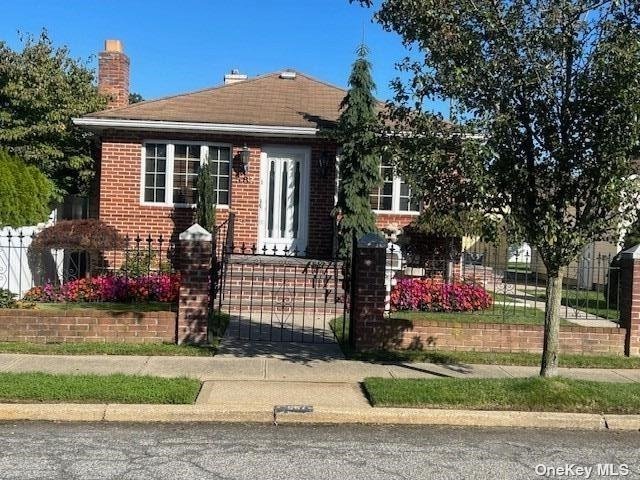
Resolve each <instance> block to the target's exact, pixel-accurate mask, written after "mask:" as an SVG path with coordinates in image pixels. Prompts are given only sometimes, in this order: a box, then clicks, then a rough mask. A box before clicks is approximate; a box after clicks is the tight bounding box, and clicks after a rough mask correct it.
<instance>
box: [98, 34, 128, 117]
mask: <svg viewBox="0 0 640 480" xmlns="http://www.w3.org/2000/svg"><path fill="white" fill-rule="evenodd" d="M98 91H99V92H100V93H102V94H104V95H107V96H109V102H108V103H107V109H113V108H119V107H124V106H127V105H129V57H127V56H126V55H125V53H124V52H123V48H122V42H121V41H120V40H105V42H104V51H103V52H100V54H99V55H98Z"/></svg>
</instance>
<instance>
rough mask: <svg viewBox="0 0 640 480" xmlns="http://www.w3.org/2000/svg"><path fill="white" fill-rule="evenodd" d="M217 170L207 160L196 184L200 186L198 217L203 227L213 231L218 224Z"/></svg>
mask: <svg viewBox="0 0 640 480" xmlns="http://www.w3.org/2000/svg"><path fill="white" fill-rule="evenodd" d="M214 178H215V171H214V166H213V163H212V162H206V163H205V164H204V165H202V166H201V167H200V171H199V172H198V178H197V179H196V186H197V188H198V201H197V207H196V218H197V221H198V223H199V224H200V226H201V227H203V228H204V229H205V230H208V231H209V232H211V233H213V229H214V228H215V226H216V202H215V194H216V191H215V184H214Z"/></svg>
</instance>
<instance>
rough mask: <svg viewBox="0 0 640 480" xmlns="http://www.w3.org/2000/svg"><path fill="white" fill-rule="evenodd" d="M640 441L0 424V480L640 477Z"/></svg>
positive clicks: (442, 432) (439, 432) (515, 434)
mask: <svg viewBox="0 0 640 480" xmlns="http://www.w3.org/2000/svg"><path fill="white" fill-rule="evenodd" d="M638 445H640V433H638V432H607V431H601V432H588V431H586V432H585V431H559V430H554V431H545V430H525V429H469V428H451V427H406V426H402V427H399V426H397V427H396V426H392V427H390V426H384V427H382V426H380V427H377V426H354V425H351V426H315V425H280V426H271V425H239V424H104V423H101V424H86V423H84V424H69V423H32V422H24V423H0V452H2V455H0V478H2V479H3V480H12V479H38V480H40V479H60V480H74V479H83V480H85V479H87V480H88V479H114V480H115V479H118V480H129V479H132V480H133V479H141V480H142V479H144V480H151V479H181V480H189V479H198V480H203V479H225V480H226V479H253V478H255V479H261V480H269V479H334V478H335V479H367V480H375V479H381V480H382V479H384V480H387V479H411V480H417V479H527V478H614V477H612V476H610V477H607V476H605V475H602V474H611V473H616V472H617V473H618V474H619V475H618V477H617V478H640V448H638ZM558 468H568V469H569V470H565V471H561V470H558ZM589 468H591V469H592V470H591V471H589V470H588V469H589ZM598 468H599V469H600V475H599V474H598ZM552 469H555V470H552ZM558 473H560V474H561V475H559V474H558ZM565 473H567V474H565ZM625 473H626V475H625ZM545 474H548V475H545Z"/></svg>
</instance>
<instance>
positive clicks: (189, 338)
mask: <svg viewBox="0 0 640 480" xmlns="http://www.w3.org/2000/svg"><path fill="white" fill-rule="evenodd" d="M178 238H179V241H180V243H179V252H180V259H179V270H180V277H181V278H180V299H179V303H178V332H177V337H178V338H177V340H178V344H181V343H195V344H198V343H206V341H207V318H208V311H209V275H210V270H211V241H212V236H211V234H210V233H209V232H208V231H207V230H205V229H204V228H202V227H201V226H200V225H198V224H197V223H196V224H194V225H191V226H190V227H189V228H188V229H187V230H185V231H184V232H182V233H181V234H180V236H179V237H178Z"/></svg>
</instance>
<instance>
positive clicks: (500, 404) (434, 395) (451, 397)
mask: <svg viewBox="0 0 640 480" xmlns="http://www.w3.org/2000/svg"><path fill="white" fill-rule="evenodd" d="M364 387H365V390H366V392H367V394H368V396H369V399H370V401H371V403H372V404H373V406H375V407H420V408H445V409H446V408H450V409H457V408H461V409H471V410H519V411H545V412H582V413H619V414H638V413H640V384H638V383H603V382H592V381H584V380H570V379H566V378H553V379H543V378H539V377H537V378H524V379H520V378H509V379H496V378H491V379H475V378H469V379H457V378H438V379H387V378H367V379H365V381H364Z"/></svg>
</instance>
